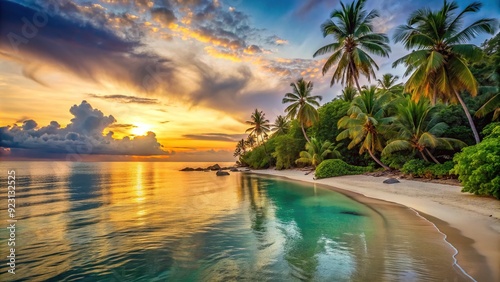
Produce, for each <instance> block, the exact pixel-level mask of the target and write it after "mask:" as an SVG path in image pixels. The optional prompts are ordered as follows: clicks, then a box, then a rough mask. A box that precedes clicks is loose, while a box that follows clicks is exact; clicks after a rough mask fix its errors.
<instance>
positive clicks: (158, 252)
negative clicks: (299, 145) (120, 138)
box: [0, 162, 468, 281]
mask: <svg viewBox="0 0 500 282" xmlns="http://www.w3.org/2000/svg"><path fill="white" fill-rule="evenodd" d="M207 165H208V164H192V163H191V164H181V163H160V162H158V163H153V162H151V163H139V162H135V163H131V162H129V163H126V162H117V163H105V162H103V163H71V162H59V163H58V162H10V163H9V162H6V163H1V164H0V168H1V171H7V170H8V169H15V170H16V176H17V179H16V187H17V188H16V201H17V207H16V211H17V214H16V219H17V220H18V222H17V224H16V227H17V228H16V258H17V260H16V274H15V275H11V274H9V273H7V269H8V268H7V266H6V265H5V263H2V266H1V268H0V270H1V274H0V280H1V281H11V280H20V281H21V280H23V281H45V280H48V281H76V280H78V281H245V280H246V281H446V280H447V281H467V280H468V278H467V277H466V275H464V274H463V273H462V272H461V271H460V270H459V269H458V268H457V266H456V265H454V264H453V262H454V261H453V254H454V250H453V248H451V247H450V246H449V245H448V244H446V243H445V241H444V240H443V235H442V234H440V233H438V232H437V230H436V229H435V228H434V227H433V226H432V225H431V224H430V223H429V222H427V221H426V220H423V219H422V218H420V217H418V216H417V215H416V214H415V212H414V211H412V210H410V209H408V208H405V207H402V206H398V205H395V204H391V203H387V202H382V201H374V200H369V199H366V200H363V199H361V200H360V197H356V200H354V199H352V198H351V197H350V196H347V195H344V194H341V193H337V192H334V191H330V190H328V189H324V188H322V187H320V186H314V185H313V184H302V183H299V182H291V181H286V180H283V179H277V178H271V177H260V176H256V175H252V174H244V173H237V172H235V173H231V175H230V176H226V177H217V176H215V173H214V172H179V171H178V170H179V169H180V168H182V167H184V166H192V167H198V166H202V167H203V166H207ZM0 180H1V181H2V183H6V175H5V176H4V175H2V176H1V178H0ZM6 203H7V201H6V198H5V199H2V206H1V207H0V213H1V217H0V218H1V219H5V218H6V215H7V211H6V207H7V204H6ZM2 222H6V221H5V220H2ZM7 236H8V233H7V230H6V229H5V228H2V229H1V231H0V238H1V239H0V244H1V245H2V246H6V244H7V241H6V238H7ZM2 250H5V248H3V247H2ZM2 252H3V253H2V254H1V256H2V257H5V256H6V255H8V254H7V253H6V251H2Z"/></svg>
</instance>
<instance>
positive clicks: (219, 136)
mask: <svg viewBox="0 0 500 282" xmlns="http://www.w3.org/2000/svg"><path fill="white" fill-rule="evenodd" d="M182 137H184V138H187V139H192V140H213V141H225V142H237V141H239V140H240V139H242V138H246V137H247V134H226V133H200V134H185V135H182Z"/></svg>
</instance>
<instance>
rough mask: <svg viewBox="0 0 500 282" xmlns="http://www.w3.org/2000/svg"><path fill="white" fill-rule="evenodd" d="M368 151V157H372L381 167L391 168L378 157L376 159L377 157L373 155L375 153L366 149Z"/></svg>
mask: <svg viewBox="0 0 500 282" xmlns="http://www.w3.org/2000/svg"><path fill="white" fill-rule="evenodd" d="M367 151H368V154H370V157H372V159H373V160H374V161H375V162H376V163H378V164H379V165H380V166H381V167H383V168H384V169H385V170H391V168H390V167H388V166H386V165H385V164H383V163H382V162H381V161H380V160H379V159H377V157H375V155H374V154H373V153H372V151H371V150H367Z"/></svg>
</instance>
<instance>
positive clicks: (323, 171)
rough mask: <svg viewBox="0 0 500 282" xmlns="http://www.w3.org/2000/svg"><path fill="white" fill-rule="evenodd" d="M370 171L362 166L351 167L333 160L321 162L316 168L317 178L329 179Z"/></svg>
mask: <svg viewBox="0 0 500 282" xmlns="http://www.w3.org/2000/svg"><path fill="white" fill-rule="evenodd" d="M368 170H369V168H366V167H362V166H355V165H350V164H348V163H346V162H344V161H343V160H339V159H332V160H325V161H323V162H321V163H320V164H319V165H318V167H317V168H316V173H315V175H316V178H318V179H319V178H327V177H335V176H342V175H354V174H362V173H365V172H367V171H368Z"/></svg>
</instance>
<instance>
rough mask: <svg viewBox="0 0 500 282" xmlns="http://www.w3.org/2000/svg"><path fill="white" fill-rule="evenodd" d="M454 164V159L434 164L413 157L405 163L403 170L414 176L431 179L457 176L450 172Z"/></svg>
mask: <svg viewBox="0 0 500 282" xmlns="http://www.w3.org/2000/svg"><path fill="white" fill-rule="evenodd" d="M453 166H454V164H453V161H447V162H445V163H442V164H434V163H429V162H426V161H424V160H421V159H413V160H410V161H408V162H407V163H405V164H404V165H403V167H402V168H401V172H403V173H404V174H407V175H410V176H412V177H422V178H429V179H448V178H456V176H455V175H453V174H452V173H450V170H451V169H452V168H453Z"/></svg>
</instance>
